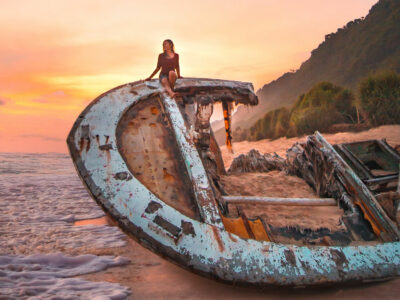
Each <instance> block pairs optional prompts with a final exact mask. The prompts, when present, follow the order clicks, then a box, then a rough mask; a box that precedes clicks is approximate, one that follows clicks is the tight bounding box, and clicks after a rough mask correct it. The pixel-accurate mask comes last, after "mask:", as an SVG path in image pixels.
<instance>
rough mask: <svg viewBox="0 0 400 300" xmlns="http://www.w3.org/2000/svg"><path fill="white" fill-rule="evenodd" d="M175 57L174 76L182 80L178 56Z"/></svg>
mask: <svg viewBox="0 0 400 300" xmlns="http://www.w3.org/2000/svg"><path fill="white" fill-rule="evenodd" d="M176 55H177V58H176V74H177V75H178V78H182V77H181V70H180V68H179V55H178V54H176Z"/></svg>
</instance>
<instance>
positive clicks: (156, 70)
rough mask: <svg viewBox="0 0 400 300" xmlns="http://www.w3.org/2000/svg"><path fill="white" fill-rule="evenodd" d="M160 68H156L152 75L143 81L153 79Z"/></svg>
mask: <svg viewBox="0 0 400 300" xmlns="http://www.w3.org/2000/svg"><path fill="white" fill-rule="evenodd" d="M160 69H161V67H157V68H156V69H155V70H154V72H153V73H151V75H150V76H149V77H147V78H146V79H145V80H146V81H147V80H150V79H151V78H153V76H154V75H156V74H157V72H158V71H160Z"/></svg>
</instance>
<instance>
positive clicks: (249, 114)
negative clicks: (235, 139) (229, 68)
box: [216, 0, 400, 141]
mask: <svg viewBox="0 0 400 300" xmlns="http://www.w3.org/2000/svg"><path fill="white" fill-rule="evenodd" d="M382 69H391V70H394V71H395V72H400V1H399V0H380V1H379V2H378V3H377V4H375V5H374V6H373V7H372V8H371V10H370V11H369V14H368V15H367V16H366V17H365V18H361V19H357V20H354V21H351V22H349V23H347V24H346V25H345V26H343V27H342V28H339V29H338V30H337V32H335V33H330V34H327V35H326V36H325V40H324V41H323V42H322V43H321V44H320V45H319V46H318V48H317V49H315V50H313V51H312V52H311V57H310V58H309V59H308V60H307V61H305V62H304V63H303V64H302V65H301V66H300V68H299V70H297V71H295V72H289V73H286V74H284V75H283V76H281V77H280V78H278V79H277V80H275V81H272V82H271V83H269V84H266V85H264V86H263V88H261V89H260V90H259V91H257V95H258V97H259V100H260V104H259V105H258V106H256V107H254V108H253V109H251V110H248V109H246V108H245V107H239V109H238V112H237V113H236V114H235V115H234V116H233V122H234V124H233V128H234V130H235V129H237V128H238V127H241V128H242V129H245V128H249V127H251V126H252V125H254V126H258V127H260V126H262V125H261V124H260V122H261V123H262V122H264V125H266V123H265V122H269V121H261V120H260V121H259V122H258V125H255V120H258V119H260V118H263V119H265V118H264V117H263V116H264V115H265V113H266V112H268V111H271V110H273V109H277V108H279V107H282V106H286V107H290V106H292V105H293V104H294V103H295V102H296V100H297V101H298V97H299V95H301V94H303V93H306V91H308V90H310V89H311V88H312V87H313V86H315V85H316V84H317V83H318V82H321V81H328V82H332V83H333V84H335V85H338V86H343V87H345V88H347V89H352V90H357V88H358V83H359V82H360V80H361V79H362V78H364V77H365V76H367V75H368V74H370V73H371V72H374V71H377V70H382ZM363 105H365V104H363ZM322 110H323V107H321V108H319V109H317V110H315V111H308V112H307V113H308V114H309V116H310V115H311V114H314V115H315V116H318V115H321V114H322V115H323V111H322ZM270 114H271V115H270V116H269V117H268V118H270V119H274V118H276V117H277V116H276V115H275V114H278V115H279V113H278V112H271V113H270ZM280 114H283V115H285V113H284V112H283V111H280ZM283 115H282V117H283ZM310 118H311V117H309V119H310ZM345 118H347V117H345ZM306 119H307V118H306ZM302 120H305V119H302ZM346 121H348V119H346ZM371 122H380V121H372V119H371ZM328 123H329V122H328ZM274 124H275V123H274ZM377 124H378V123H377ZM279 128H280V127H279V126H278V127H277V128H275V129H269V130H272V131H276V130H277V131H279V130H281V129H279ZM239 131H243V130H239ZM256 131H257V130H256ZM216 135H217V136H218V135H221V137H222V138H221V141H222V140H223V137H224V132H223V130H221V132H220V133H218V132H217V133H216ZM275 135H276V134H275ZM272 136H274V135H273V134H272Z"/></svg>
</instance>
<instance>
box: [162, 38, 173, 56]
mask: <svg viewBox="0 0 400 300" xmlns="http://www.w3.org/2000/svg"><path fill="white" fill-rule="evenodd" d="M164 42H167V43H169V44H170V45H171V50H172V52H173V53H175V46H174V42H173V41H172V40H170V39H167V40H165V41H164ZM164 42H163V44H164ZM166 54H167V53H165V51H164V55H166Z"/></svg>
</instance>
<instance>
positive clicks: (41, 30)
mask: <svg viewBox="0 0 400 300" xmlns="http://www.w3.org/2000/svg"><path fill="white" fill-rule="evenodd" d="M376 2H377V0H351V1H348V0H335V1H333V0H332V1H330V0H324V1H321V0H281V1H278V0H243V1H235V0H224V1H218V0H213V1H162V0H160V1H151V0H147V1H136V0H113V1H102V0H93V1H92V0H81V1H71V0H68V1H66V0H65V1H64V0H63V1H61V0H46V1H45V0H34V1H33V0H26V1H22V0H20V1H15V0H12V1H11V0H1V1H0V40H1V46H0V152H65V153H66V152H67V147H66V142H65V139H66V136H67V134H68V132H69V130H70V129H71V126H72V124H73V122H74V121H75V119H76V118H77V116H78V115H79V113H80V112H81V111H82V110H83V109H84V108H85V107H86V105H87V104H88V103H89V102H90V101H91V100H92V99H94V98H95V97H96V96H98V95H99V94H101V93H103V92H105V91H107V90H109V89H111V88H113V87H115V86H117V85H120V84H123V83H127V82H131V81H136V80H139V79H144V78H146V77H148V76H149V75H150V74H151V72H152V71H153V70H154V68H155V65H156V60H157V56H158V54H159V53H160V52H161V51H162V49H161V44H162V41H163V40H164V39H166V38H170V39H172V40H173V41H174V43H175V47H176V52H177V53H179V55H180V65H181V74H182V76H184V77H185V76H186V77H208V78H222V79H231V80H241V81H250V82H253V84H254V86H255V89H259V88H260V87H262V86H263V85H264V84H266V83H268V82H270V81H271V80H274V79H276V78H277V77H279V76H280V75H282V74H283V73H285V72H287V71H289V70H293V69H297V68H299V66H300V64H301V63H302V62H303V61H305V60H306V59H307V58H308V57H309V56H310V52H311V50H313V49H314V48H316V47H317V46H318V44H320V43H321V42H322V41H323V40H324V36H325V35H326V34H328V33H331V32H335V31H336V30H337V28H339V27H342V26H343V25H345V24H346V23H347V22H349V21H351V20H353V19H356V18H359V17H362V16H365V15H366V14H367V13H368V11H369V9H370V8H371V6H372V5H373V4H375V3H376ZM155 77H156V78H157V77H158V75H156V76H155Z"/></svg>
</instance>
